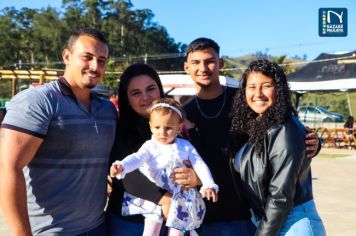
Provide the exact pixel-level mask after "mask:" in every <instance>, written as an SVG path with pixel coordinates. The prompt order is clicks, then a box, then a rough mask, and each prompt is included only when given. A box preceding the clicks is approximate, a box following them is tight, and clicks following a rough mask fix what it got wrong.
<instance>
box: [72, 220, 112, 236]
mask: <svg viewBox="0 0 356 236" xmlns="http://www.w3.org/2000/svg"><path fill="white" fill-rule="evenodd" d="M105 235H107V228H106V222H104V223H102V224H101V225H99V226H98V227H96V228H94V229H92V230H90V231H88V232H85V233H81V234H78V235H77V236H105Z"/></svg>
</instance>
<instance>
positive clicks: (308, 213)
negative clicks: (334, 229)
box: [279, 200, 326, 236]
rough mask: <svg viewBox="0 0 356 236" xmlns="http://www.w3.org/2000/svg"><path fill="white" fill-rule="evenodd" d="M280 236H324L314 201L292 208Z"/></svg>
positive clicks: (323, 229) (322, 225)
mask: <svg viewBox="0 0 356 236" xmlns="http://www.w3.org/2000/svg"><path fill="white" fill-rule="evenodd" d="M279 235H280V236H282V235H285V236H299V235H303V236H325V235H326V232H325V228H324V224H323V222H322V220H321V219H320V217H319V215H318V212H317V210H316V207H315V203H314V200H310V201H308V202H305V203H303V204H300V205H298V206H296V207H294V208H293V209H292V210H291V211H290V212H289V214H288V217H287V219H286V221H285V222H284V224H283V226H282V229H281V231H280V233H279Z"/></svg>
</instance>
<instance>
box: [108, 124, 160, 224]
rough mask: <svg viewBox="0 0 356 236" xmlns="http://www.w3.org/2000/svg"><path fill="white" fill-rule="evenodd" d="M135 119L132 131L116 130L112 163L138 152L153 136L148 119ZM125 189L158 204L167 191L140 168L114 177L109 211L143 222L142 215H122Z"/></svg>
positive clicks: (127, 218) (118, 215)
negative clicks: (116, 135) (120, 178)
mask: <svg viewBox="0 0 356 236" xmlns="http://www.w3.org/2000/svg"><path fill="white" fill-rule="evenodd" d="M134 119H135V120H134V121H132V124H135V125H132V127H130V128H129V130H130V132H127V133H125V134H122V133H120V132H116V133H117V134H118V137H117V138H116V140H115V144H114V147H113V149H112V152H111V158H110V163H113V162H114V161H116V160H122V159H124V158H125V157H126V156H128V155H130V154H132V153H134V152H137V151H138V149H139V148H140V147H141V145H142V144H143V143H144V142H145V141H147V140H149V139H150V138H151V131H150V129H149V125H148V120H146V119H143V118H140V117H137V118H134ZM119 124H120V122H119ZM119 126H120V125H118V129H120V127H119ZM125 130H127V129H125ZM120 134H121V135H120ZM124 191H127V192H128V193H130V194H132V195H134V196H137V197H140V198H143V199H146V200H148V201H151V202H154V203H156V204H158V202H159V200H160V199H161V198H162V196H163V195H164V194H165V193H166V190H163V189H161V188H159V187H157V186H156V185H155V184H154V183H152V182H151V181H150V180H149V179H148V178H146V177H145V176H144V175H143V174H142V173H141V172H140V171H139V170H136V171H133V172H131V173H129V174H127V175H126V176H125V178H124V179H123V180H121V181H119V180H117V179H116V178H114V179H113V191H112V193H111V196H110V198H109V203H108V207H107V211H108V212H110V213H112V214H114V215H116V216H117V217H120V218H124V219H126V220H131V221H137V222H143V217H142V216H141V215H135V216H125V217H123V216H121V207H122V200H123V194H124Z"/></svg>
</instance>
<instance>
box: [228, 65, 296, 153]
mask: <svg viewBox="0 0 356 236" xmlns="http://www.w3.org/2000/svg"><path fill="white" fill-rule="evenodd" d="M252 72H257V73H262V74H263V75H265V76H267V77H269V78H272V80H273V82H274V85H275V89H276V101H275V104H273V106H272V107H270V108H269V109H268V110H267V111H266V112H265V113H264V114H263V116H261V117H260V116H259V115H258V114H257V113H256V112H254V111H253V110H252V109H251V108H250V107H249V106H248V104H247V101H246V82H247V77H248V76H249V75H250V73H252ZM290 95H291V92H290V89H289V86H288V82H287V77H286V75H285V73H284V71H283V69H282V68H281V67H279V66H278V65H277V64H276V63H274V62H270V61H268V60H266V59H263V60H256V61H253V62H251V63H250V65H249V66H248V67H247V68H246V70H245V71H244V73H243V75H242V81H241V83H240V89H239V91H238V92H237V94H236V95H235V98H234V102H233V106H232V109H231V113H230V116H231V117H232V124H231V130H230V131H231V133H230V138H231V140H230V141H231V143H232V146H233V148H234V145H233V144H234V143H237V142H234V140H237V139H238V136H239V135H241V134H247V135H248V136H249V140H250V141H252V142H254V143H255V147H256V151H257V153H260V152H261V149H262V147H263V140H264V138H265V136H266V134H267V130H268V129H269V128H271V126H272V125H275V124H281V123H284V122H285V121H287V120H288V119H289V118H290V117H291V115H295V116H297V112H296V110H295V109H294V107H293V106H292V102H291V97H290ZM235 148H238V147H236V145H235Z"/></svg>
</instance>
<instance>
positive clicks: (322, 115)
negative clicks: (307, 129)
mask: <svg viewBox="0 0 356 236" xmlns="http://www.w3.org/2000/svg"><path fill="white" fill-rule="evenodd" d="M298 115H299V119H300V120H301V121H302V122H315V121H316V122H343V121H344V117H343V116H342V115H341V114H339V113H336V112H331V111H328V110H327V109H325V108H324V107H319V106H300V107H298Z"/></svg>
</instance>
